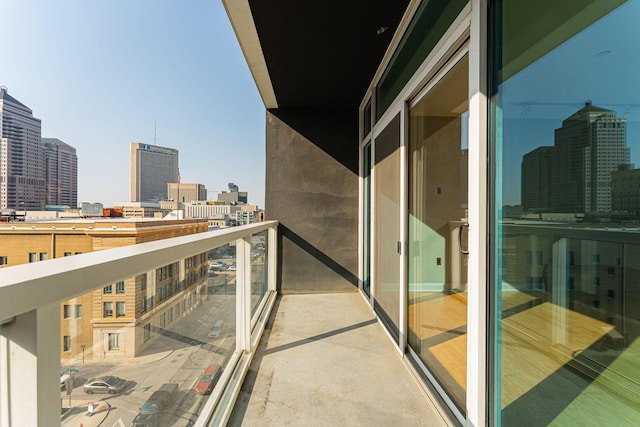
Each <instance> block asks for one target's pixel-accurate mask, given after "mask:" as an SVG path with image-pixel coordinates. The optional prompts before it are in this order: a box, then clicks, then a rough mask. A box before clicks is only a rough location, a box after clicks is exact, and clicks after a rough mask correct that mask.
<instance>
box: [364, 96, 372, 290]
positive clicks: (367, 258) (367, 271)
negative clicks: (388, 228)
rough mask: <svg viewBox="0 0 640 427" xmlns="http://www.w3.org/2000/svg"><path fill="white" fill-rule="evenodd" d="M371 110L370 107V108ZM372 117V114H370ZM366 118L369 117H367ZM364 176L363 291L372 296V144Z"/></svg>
mask: <svg viewBox="0 0 640 427" xmlns="http://www.w3.org/2000/svg"><path fill="white" fill-rule="evenodd" d="M369 108H370V107H369ZM369 116H371V114H369ZM365 117H367V116H366V115H365ZM362 156H363V165H362V170H363V175H364V185H363V187H364V188H363V193H364V227H363V236H362V242H363V248H364V250H363V256H364V259H363V263H364V272H363V277H362V291H363V292H364V293H365V295H367V296H369V295H370V294H371V143H370V142H369V143H367V145H365V147H364V150H363V151H362Z"/></svg>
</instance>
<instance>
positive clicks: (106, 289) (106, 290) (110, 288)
mask: <svg viewBox="0 0 640 427" xmlns="http://www.w3.org/2000/svg"><path fill="white" fill-rule="evenodd" d="M102 293H103V294H105V295H106V294H112V293H113V285H108V286H105V287H104V288H102Z"/></svg>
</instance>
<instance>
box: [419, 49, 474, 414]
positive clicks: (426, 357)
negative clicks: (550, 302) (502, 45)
mask: <svg viewBox="0 0 640 427" xmlns="http://www.w3.org/2000/svg"><path fill="white" fill-rule="evenodd" d="M468 81H469V61H468V60H467V58H466V57H465V59H463V60H462V61H461V62H460V63H458V64H457V65H456V66H455V67H454V68H453V69H452V70H451V71H450V72H449V73H447V75H446V76H445V77H444V78H443V79H442V80H441V81H440V82H439V83H438V84H437V85H436V86H435V87H434V88H433V89H432V90H431V91H430V92H429V93H428V94H427V95H426V96H425V97H424V98H423V99H422V100H421V101H420V102H419V103H418V104H417V105H416V106H415V107H414V108H412V109H411V112H410V116H409V255H408V259H407V262H408V279H409V294H408V297H409V309H408V320H409V345H410V346H411V347H412V348H413V350H414V351H415V352H416V353H417V354H418V355H419V356H420V359H421V360H422V361H423V362H424V363H425V364H426V366H427V367H428V369H429V371H430V372H431V373H432V374H433V375H434V376H435V377H436V378H437V379H438V381H439V382H440V383H441V385H442V386H443V387H444V389H445V390H446V391H447V393H448V394H449V396H450V397H451V398H452V399H453V401H454V402H455V403H456V405H457V406H458V407H459V408H460V409H461V410H464V407H465V399H466V374H467V370H466V365H467V358H466V356H467V335H466V324H467V294H466V290H467V262H468V256H467V255H465V254H464V253H463V252H462V251H466V248H467V231H466V224H467V169H468V160H467V159H468V156H467V154H468V138H467V129H468V126H467V123H468V102H467V98H468V87H469V86H468ZM460 233H462V236H459V234H460ZM459 237H460V239H459ZM459 243H461V244H462V248H461V247H460V246H459Z"/></svg>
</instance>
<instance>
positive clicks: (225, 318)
mask: <svg viewBox="0 0 640 427" xmlns="http://www.w3.org/2000/svg"><path fill="white" fill-rule="evenodd" d="M276 227H277V222H275V221H271V222H264V223H259V224H254V225H248V226H242V227H234V228H230V229H225V230H217V231H210V232H206V233H198V234H192V235H189V236H182V237H176V238H171V239H165V240H158V241H154V242H150V243H144V244H138V245H133V246H128V247H123V248H118V249H110V250H105V251H100V252H91V253H87V254H82V255H77V256H68V257H64V258H58V259H53V260H49V261H46V262H39V263H38V264H37V268H34V267H35V266H34V264H25V265H19V266H14V267H8V268H4V269H2V271H1V274H2V276H3V280H2V282H1V283H2V284H0V322H1V323H0V324H1V325H2V326H1V327H0V340H1V341H0V346H1V347H2V352H1V353H2V356H1V359H0V369H1V371H0V385H1V386H2V388H1V392H0V395H1V396H2V404H0V415H1V416H2V418H0V425H55V424H56V423H57V422H58V420H60V423H61V424H62V425H63V426H65V425H73V426H77V425H80V424H81V423H82V422H83V420H86V419H87V418H84V417H87V416H88V414H89V413H93V415H91V417H96V418H99V419H100V420H101V422H102V423H103V424H104V425H120V424H122V423H124V424H122V425H127V426H129V425H132V426H148V425H163V426H164V425H166V426H173V425H180V426H182V425H202V426H204V425H208V423H209V422H211V420H212V419H214V420H217V421H213V422H216V423H217V422H219V421H221V420H222V421H224V419H225V417H227V416H228V414H229V413H230V412H229V411H230V410H229V408H228V406H230V405H232V404H233V399H234V398H233V396H235V395H236V394H237V390H238V389H239V387H240V383H241V380H242V378H243V376H244V373H245V372H246V369H248V365H249V362H250V360H251V358H252V356H253V349H254V348H255V346H256V344H257V342H258V341H259V339H260V335H261V333H262V330H263V328H264V322H265V321H266V319H267V317H268V314H269V312H270V310H271V307H272V306H273V302H274V300H275V266H276V262H275V256H276V250H275V246H274V245H275V242H276ZM58 382H59V383H60V385H59V387H60V388H59V389H58ZM92 419H94V418H92ZM85 423H86V421H85ZM118 423H120V424H118Z"/></svg>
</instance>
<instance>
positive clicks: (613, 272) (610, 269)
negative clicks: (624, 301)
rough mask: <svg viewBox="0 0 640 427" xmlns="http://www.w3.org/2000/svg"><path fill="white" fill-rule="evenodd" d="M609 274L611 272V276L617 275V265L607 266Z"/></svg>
mask: <svg viewBox="0 0 640 427" xmlns="http://www.w3.org/2000/svg"><path fill="white" fill-rule="evenodd" d="M607 274H609V276H615V275H616V268H615V267H608V268H607Z"/></svg>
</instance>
